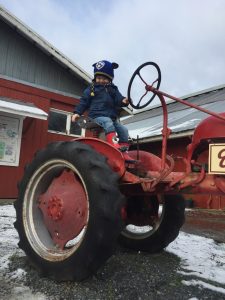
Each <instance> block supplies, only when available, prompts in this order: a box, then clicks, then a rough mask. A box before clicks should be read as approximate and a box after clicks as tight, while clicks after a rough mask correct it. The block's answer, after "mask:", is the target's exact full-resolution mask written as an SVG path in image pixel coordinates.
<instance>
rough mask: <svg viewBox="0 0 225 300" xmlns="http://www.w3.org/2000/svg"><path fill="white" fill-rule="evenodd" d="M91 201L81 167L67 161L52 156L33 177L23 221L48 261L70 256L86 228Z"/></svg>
mask: <svg viewBox="0 0 225 300" xmlns="http://www.w3.org/2000/svg"><path fill="white" fill-rule="evenodd" d="M88 219H89V201H88V194H87V189H86V186H85V183H84V181H83V179H82V176H81V174H80V173H79V171H78V170H77V169H76V168H75V167H74V166H73V165H72V164H71V163H69V162H68V161H65V160H55V159H53V160H49V161H47V162H46V163H45V164H43V165H41V167H40V168H38V169H37V170H36V172H35V173H34V174H33V176H32V177H31V178H30V180H29V182H28V185H27V188H26V191H25V195H24V202H23V224H24V230H25V233H26V237H27V239H28V241H29V243H30V245H31V247H32V248H33V250H34V251H35V252H36V253H37V254H38V255H39V256H41V257H42V258H44V259H46V260H49V261H61V260H65V259H66V258H67V257H69V256H71V255H72V254H73V253H74V252H75V251H76V250H77V249H78V248H79V246H80V245H81V243H82V241H83V239H84V237H85V233H86V230H87V224H88Z"/></svg>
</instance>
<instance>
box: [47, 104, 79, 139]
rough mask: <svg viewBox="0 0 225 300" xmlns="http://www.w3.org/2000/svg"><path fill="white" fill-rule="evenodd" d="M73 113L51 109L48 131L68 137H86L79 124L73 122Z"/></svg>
mask: <svg viewBox="0 0 225 300" xmlns="http://www.w3.org/2000/svg"><path fill="white" fill-rule="evenodd" d="M71 116H72V113H69V112H66V111H61V110H57V109H50V111H49V117H48V130H49V131H50V132H54V133H60V134H66V135H84V134H83V132H81V128H80V126H79V125H78V124H77V123H72V122H71Z"/></svg>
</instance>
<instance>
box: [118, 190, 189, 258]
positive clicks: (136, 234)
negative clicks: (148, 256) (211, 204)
mask: <svg viewBox="0 0 225 300" xmlns="http://www.w3.org/2000/svg"><path fill="white" fill-rule="evenodd" d="M135 200H136V201H138V200H137V199H135ZM149 201H151V205H152V207H153V209H152V215H151V210H150V211H149V212H150V213H149V220H150V221H149V224H147V223H148V222H146V224H142V225H141V226H140V225H138V226H137V224H130V223H129V224H127V226H126V227H125V228H124V230H123V231H122V233H121V235H120V238H119V241H120V243H121V245H123V246H125V247H127V248H130V249H134V250H137V251H147V252H149V253H157V252H160V251H162V250H163V249H164V248H165V247H166V246H168V245H169V244H170V243H171V242H172V241H173V240H175V239H176V237H177V236H178V234H179V230H180V228H181V226H182V225H183V223H184V219H185V217H184V211H185V203H184V199H183V197H182V196H180V195H166V196H164V197H163V199H162V201H161V205H159V203H158V199H157V197H156V196H152V198H151V199H149ZM128 207H129V199H128ZM139 211H140V209H139ZM142 211H144V210H143V209H142ZM153 212H154V213H153ZM141 214H142V215H141ZM139 217H140V219H141V218H142V219H143V213H142V212H140V213H139ZM145 220H146V216H145Z"/></svg>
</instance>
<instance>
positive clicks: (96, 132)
mask: <svg viewBox="0 0 225 300" xmlns="http://www.w3.org/2000/svg"><path fill="white" fill-rule="evenodd" d="M77 124H78V125H79V126H80V127H81V128H83V129H88V130H90V131H91V132H92V133H93V136H94V137H97V138H103V139H104V135H105V134H104V129H103V127H102V126H100V125H99V124H98V123H96V122H95V120H93V119H92V118H90V117H87V116H81V117H80V118H79V119H78V121H77Z"/></svg>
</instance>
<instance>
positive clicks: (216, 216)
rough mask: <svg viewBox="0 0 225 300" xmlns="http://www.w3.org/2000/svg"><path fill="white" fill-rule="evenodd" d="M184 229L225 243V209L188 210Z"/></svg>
mask: <svg viewBox="0 0 225 300" xmlns="http://www.w3.org/2000/svg"><path fill="white" fill-rule="evenodd" d="M182 231H185V232H187V233H192V234H197V235H201V236H204V237H207V238H212V239H214V240H215V241H216V242H220V243H225V210H212V209H210V210H208V209H191V210H186V221H185V224H184V225H183V227H182Z"/></svg>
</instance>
